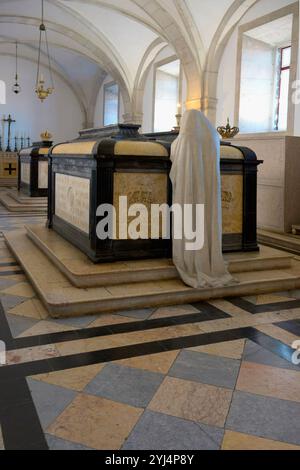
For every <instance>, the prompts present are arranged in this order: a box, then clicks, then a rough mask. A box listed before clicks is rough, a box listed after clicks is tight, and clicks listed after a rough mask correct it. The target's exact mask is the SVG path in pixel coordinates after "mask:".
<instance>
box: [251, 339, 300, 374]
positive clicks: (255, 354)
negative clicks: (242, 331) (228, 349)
mask: <svg viewBox="0 0 300 470" xmlns="http://www.w3.org/2000/svg"><path fill="white" fill-rule="evenodd" d="M243 360H244V361H248V362H256V363H258V364H264V365H266V366H271V367H278V368H280V369H290V370H297V371H299V370H300V368H299V366H296V365H294V364H292V363H291V362H288V361H286V360H285V359H283V358H281V357H279V356H277V355H276V354H273V353H272V352H271V351H268V350H267V349H264V348H262V347H261V346H259V345H258V344H256V343H253V341H250V340H247V341H246V345H245V349H244V354H243Z"/></svg>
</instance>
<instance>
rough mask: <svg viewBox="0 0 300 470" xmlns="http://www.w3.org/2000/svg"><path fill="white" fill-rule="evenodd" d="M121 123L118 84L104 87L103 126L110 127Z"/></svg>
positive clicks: (109, 84)
mask: <svg viewBox="0 0 300 470" xmlns="http://www.w3.org/2000/svg"><path fill="white" fill-rule="evenodd" d="M118 121H119V87H118V85H117V84H116V83H107V84H106V85H104V112H103V124H104V126H110V125H112V124H117V123H118Z"/></svg>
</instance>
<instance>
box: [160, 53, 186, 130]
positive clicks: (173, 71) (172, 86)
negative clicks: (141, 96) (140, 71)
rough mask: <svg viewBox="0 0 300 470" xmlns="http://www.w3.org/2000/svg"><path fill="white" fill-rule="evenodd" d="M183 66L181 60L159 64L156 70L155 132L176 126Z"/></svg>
mask: <svg viewBox="0 0 300 470" xmlns="http://www.w3.org/2000/svg"><path fill="white" fill-rule="evenodd" d="M180 83H181V67H180V61H179V60H173V61H171V62H167V63H164V64H162V65H158V66H157V67H156V70H155V94H154V132H161V131H170V130H171V129H172V128H173V127H174V126H176V114H177V110H178V103H179V102H180V101H181V96H180V95H181V87H180Z"/></svg>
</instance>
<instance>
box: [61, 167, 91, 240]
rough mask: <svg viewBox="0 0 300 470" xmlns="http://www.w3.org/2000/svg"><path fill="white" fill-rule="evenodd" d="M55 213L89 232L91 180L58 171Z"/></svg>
mask: <svg viewBox="0 0 300 470" xmlns="http://www.w3.org/2000/svg"><path fill="white" fill-rule="evenodd" d="M55 214H56V215H57V216H58V217H60V218H61V219H63V220H65V221H66V222H68V223H69V224H71V225H74V227H76V228H78V229H80V230H82V231H83V232H85V233H89V219H90V180H88V179H86V178H79V177H77V176H70V175H63V174H61V173H56V175H55Z"/></svg>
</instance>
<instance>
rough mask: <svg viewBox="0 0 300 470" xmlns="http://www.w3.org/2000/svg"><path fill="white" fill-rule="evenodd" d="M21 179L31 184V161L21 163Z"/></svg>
mask: <svg viewBox="0 0 300 470" xmlns="http://www.w3.org/2000/svg"><path fill="white" fill-rule="evenodd" d="M21 181H22V182H23V183H26V184H30V163H21Z"/></svg>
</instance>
